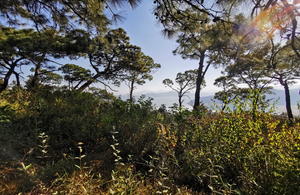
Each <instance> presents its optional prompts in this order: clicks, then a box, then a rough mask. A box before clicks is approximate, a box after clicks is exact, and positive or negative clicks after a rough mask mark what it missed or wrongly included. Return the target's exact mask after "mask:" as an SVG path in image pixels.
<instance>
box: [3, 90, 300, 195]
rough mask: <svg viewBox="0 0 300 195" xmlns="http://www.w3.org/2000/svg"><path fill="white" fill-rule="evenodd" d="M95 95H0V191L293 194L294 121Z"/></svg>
mask: <svg viewBox="0 0 300 195" xmlns="http://www.w3.org/2000/svg"><path fill="white" fill-rule="evenodd" d="M97 92H98V93H96V92H95V93H91V92H78V91H69V90H59V89H56V90H53V89H52V90H50V89H49V87H48V88H47V87H46V86H45V87H41V88H39V90H38V91H36V92H33V91H27V90H24V89H20V88H17V87H16V88H14V89H11V90H7V91H5V92H4V93H3V94H2V95H1V104H0V108H1V113H0V114H1V115H0V116H1V127H0V129H1V131H0V132H1V136H0V137H1V140H0V144H1V150H0V152H1V155H0V156H1V159H0V162H1V164H0V166H1V178H0V185H1V193H2V194H18V193H19V192H22V193H23V194H24V193H29V194H155V193H162V194H197V193H200V194H201V193H202V194H211V193H213V194H297V193H298V192H299V190H300V189H299V186H300V185H299V184H300V178H299V168H298V167H299V163H300V161H299V155H300V146H299V140H300V125H299V123H298V122H297V121H292V122H291V121H289V120H287V119H285V118H283V117H280V116H276V115H272V114H271V113H265V112H261V110H259V109H255V113H253V112H252V111H253V109H252V107H251V106H252V102H250V100H249V101H245V102H244V103H243V104H242V103H238V102H236V104H235V107H234V109H233V110H229V108H228V109H227V110H226V111H224V112H223V111H221V109H220V108H217V107H216V108H215V109H212V110H211V109H209V110H208V109H206V108H205V107H202V109H200V110H197V111H193V112H192V111H189V110H177V109H175V108H173V109H172V110H169V111H168V110H166V109H165V107H163V106H162V107H160V108H158V109H154V107H153V105H152V103H151V99H145V98H144V97H140V98H139V99H138V100H137V101H133V102H131V103H130V101H128V102H126V101H123V100H121V99H117V98H114V96H112V95H111V94H107V93H105V92H104V91H101V90H100V91H99V90H98V91H97ZM246 104H248V105H246ZM245 108H249V109H248V110H245ZM22 193H21V194H22Z"/></svg>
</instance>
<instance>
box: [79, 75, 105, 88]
mask: <svg viewBox="0 0 300 195" xmlns="http://www.w3.org/2000/svg"><path fill="white" fill-rule="evenodd" d="M100 76H101V74H99V73H98V74H95V75H94V76H93V78H92V79H90V80H88V81H87V82H85V83H84V84H83V85H81V87H79V89H78V90H79V91H83V90H85V89H86V88H87V87H89V86H90V85H91V84H92V83H93V82H94V81H95V80H96V79H97V78H98V77H100Z"/></svg>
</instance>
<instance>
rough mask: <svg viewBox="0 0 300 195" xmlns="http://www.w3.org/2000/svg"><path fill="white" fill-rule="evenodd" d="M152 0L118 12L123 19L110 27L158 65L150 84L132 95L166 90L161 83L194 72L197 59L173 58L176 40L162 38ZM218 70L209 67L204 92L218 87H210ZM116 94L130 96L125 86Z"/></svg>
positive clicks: (216, 89) (138, 88)
mask: <svg viewBox="0 0 300 195" xmlns="http://www.w3.org/2000/svg"><path fill="white" fill-rule="evenodd" d="M153 5H154V4H153V1H146V0H144V1H142V3H141V4H140V5H139V6H138V7H137V8H136V9H134V10H132V9H130V8H129V7H127V9H126V11H125V12H123V13H121V15H122V16H124V17H125V18H126V20H124V21H123V22H122V23H118V24H117V25H113V26H112V27H111V28H118V27H121V28H123V29H124V30H125V31H126V32H127V35H128V36H129V37H130V42H131V44H134V45H137V46H139V47H141V48H142V51H143V53H145V54H146V55H148V56H151V57H152V58H153V59H154V61H155V62H156V63H159V64H161V68H160V69H158V71H157V72H156V73H155V74H154V75H153V77H154V78H153V80H152V81H147V83H146V84H144V85H142V86H140V85H139V86H137V88H136V89H135V91H134V92H141V91H169V90H171V89H170V88H167V87H165V86H164V85H163V84H162V80H164V79H165V78H170V79H172V80H174V78H175V77H176V75H177V73H178V72H184V71H186V70H191V69H196V68H197V66H198V61H197V60H183V59H182V58H181V57H180V56H174V55H173V53H172V51H173V50H175V49H176V47H177V43H176V40H168V39H165V38H164V37H163V36H162V33H161V31H162V29H163V28H162V26H161V25H157V22H156V19H155V16H154V14H153V13H152V9H153ZM220 71H221V70H215V69H214V68H212V69H211V70H209V71H208V73H207V76H206V82H207V87H206V88H204V90H203V92H211V93H212V92H215V91H218V88H217V87H215V86H213V82H214V79H215V78H217V77H218V76H219V75H220ZM117 90H118V91H119V92H118V93H117V94H126V93H129V89H128V87H127V86H126V85H121V87H120V88H118V89H117Z"/></svg>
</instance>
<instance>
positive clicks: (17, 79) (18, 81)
mask: <svg viewBox="0 0 300 195" xmlns="http://www.w3.org/2000/svg"><path fill="white" fill-rule="evenodd" d="M14 74H15V77H16V81H17V87H20V86H21V83H20V77H19V74H18V73H16V72H15V71H14Z"/></svg>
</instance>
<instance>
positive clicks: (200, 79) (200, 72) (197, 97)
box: [194, 51, 205, 109]
mask: <svg viewBox="0 0 300 195" xmlns="http://www.w3.org/2000/svg"><path fill="white" fill-rule="evenodd" d="M204 54H205V51H204V52H200V55H201V56H200V61H199V68H198V76H197V83H196V92H195V102H194V109H197V108H198V107H199V105H200V91H201V85H202V82H203V67H204V58H205V55H204Z"/></svg>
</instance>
